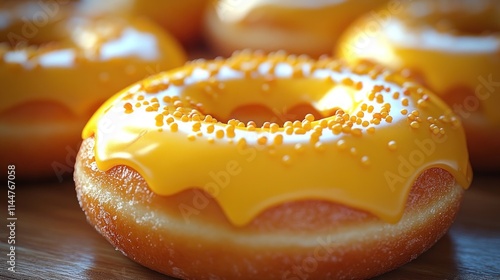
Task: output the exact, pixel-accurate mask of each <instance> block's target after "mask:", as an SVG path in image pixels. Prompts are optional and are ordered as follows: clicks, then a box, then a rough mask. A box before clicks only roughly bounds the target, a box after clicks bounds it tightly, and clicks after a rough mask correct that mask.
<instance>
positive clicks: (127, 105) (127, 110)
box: [123, 102, 134, 114]
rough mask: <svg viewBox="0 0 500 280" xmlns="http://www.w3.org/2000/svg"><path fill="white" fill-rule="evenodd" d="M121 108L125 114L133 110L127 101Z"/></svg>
mask: <svg viewBox="0 0 500 280" xmlns="http://www.w3.org/2000/svg"><path fill="white" fill-rule="evenodd" d="M123 108H124V109H125V114H131V113H133V112H134V109H133V107H132V104H130V103H128V102H127V103H125V104H124V105H123Z"/></svg>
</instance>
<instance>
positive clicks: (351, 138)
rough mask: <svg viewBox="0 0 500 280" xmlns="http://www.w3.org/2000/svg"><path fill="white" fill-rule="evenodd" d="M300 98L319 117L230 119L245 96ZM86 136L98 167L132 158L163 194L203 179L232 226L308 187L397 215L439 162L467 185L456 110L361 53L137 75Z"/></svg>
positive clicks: (199, 184) (282, 102) (246, 58)
mask: <svg viewBox="0 0 500 280" xmlns="http://www.w3.org/2000/svg"><path fill="white" fill-rule="evenodd" d="M371 76H373V77H374V78H375V79H372V78H371ZM304 102H306V103H309V104H311V105H312V106H313V107H315V108H316V109H317V110H318V111H319V112H320V113H321V114H322V115H323V116H322V118H321V119H314V117H313V116H312V115H306V116H305V118H304V119H299V120H297V121H293V119H292V120H291V121H287V122H285V123H283V124H282V125H278V124H276V123H267V124H266V123H264V124H263V125H262V126H261V127H255V126H254V124H253V123H246V124H245V123H243V122H240V121H238V120H235V119H231V120H228V119H227V118H228V116H229V115H230V113H231V111H233V110H234V109H235V108H237V107H238V106H240V105H245V104H263V105H265V106H267V107H268V108H271V109H273V110H278V111H280V110H284V108H290V107H293V106H294V105H295V104H300V103H304ZM335 109H337V110H336V111H335ZM212 114H213V115H217V116H218V117H219V118H220V120H215V119H214V118H213V117H212ZM92 136H94V138H95V157H96V162H97V166H98V167H99V168H100V169H101V170H108V169H110V168H112V167H113V166H117V165H127V166H130V167H132V168H133V169H135V170H137V171H138V172H139V173H140V174H141V175H142V176H143V177H144V178H145V180H146V181H147V183H148V185H149V186H150V188H151V189H152V190H153V191H154V192H155V193H157V194H159V195H173V194H175V193H178V192H180V191H183V190H186V189H189V188H201V189H204V190H206V191H207V192H208V193H210V194H211V195H212V196H213V197H214V198H215V200H216V201H217V202H218V203H219V205H220V207H221V208H222V210H223V211H224V213H225V214H226V215H227V218H228V219H229V221H231V222H232V223H233V224H234V225H237V226H241V225H245V224H247V223H248V222H249V221H251V220H252V219H253V218H254V217H255V216H256V215H258V214H259V213H261V212H262V211H264V210H265V209H268V208H269V207H272V206H274V205H278V204H281V203H285V202H288V201H292V200H305V199H318V200H327V201H334V202H338V203H341V204H345V205H349V206H352V207H355V208H359V209H363V210H366V211H368V212H371V213H373V214H375V215H377V216H379V217H381V218H382V219H384V220H386V221H388V222H397V221H398V220H399V218H400V217H401V215H402V212H403V209H404V204H405V200H406V197H407V195H408V192H409V190H410V188H411V186H412V184H413V182H414V181H415V179H416V178H417V176H418V175H419V174H420V173H421V172H422V171H424V170H426V169H428V168H431V167H441V168H444V169H446V170H448V171H449V172H450V173H451V174H453V175H454V177H455V178H456V180H457V182H458V183H459V184H460V185H461V186H462V187H464V188H467V187H468V186H469V184H470V181H471V176H472V175H471V170H470V168H469V164H468V154H467V148H466V143H465V138H464V132H463V129H462V127H461V124H460V121H459V120H458V118H457V117H456V116H454V115H453V114H452V112H451V110H450V109H449V108H448V107H447V106H446V105H445V104H444V103H443V102H442V101H440V100H439V99H438V98H436V96H435V95H433V94H432V93H430V92H428V91H426V90H423V89H420V88H419V87H418V86H416V85H414V84H411V83H408V82H405V79H403V78H402V77H401V76H399V75H396V74H389V73H386V72H380V71H379V72H376V69H375V68H371V67H370V66H368V65H359V66H358V67H357V68H355V69H354V70H353V71H351V70H349V69H347V68H345V67H344V66H342V64H339V63H338V62H336V61H333V60H320V61H318V62H316V61H312V60H308V59H304V58H296V57H292V56H290V57H287V56H285V55H283V54H281V53H278V54H272V55H270V56H269V57H267V56H260V55H253V54H247V53H242V54H239V55H236V56H233V57H232V58H230V59H228V60H227V61H223V60H215V61H209V62H204V61H195V62H192V63H190V64H188V65H186V66H185V67H183V68H180V69H177V70H173V71H170V72H167V73H163V74H159V75H157V76H155V77H151V78H149V79H146V80H144V81H142V82H139V83H137V84H135V85H133V86H131V87H129V88H127V89H125V90H123V91H122V92H120V93H118V94H117V95H115V96H114V97H113V98H111V99H110V100H108V101H107V102H106V103H105V104H104V105H103V106H102V107H101V108H100V109H99V110H98V111H97V112H96V114H95V115H94V116H93V117H92V119H91V120H90V121H89V123H88V124H87V126H86V127H85V129H84V131H83V138H88V137H92Z"/></svg>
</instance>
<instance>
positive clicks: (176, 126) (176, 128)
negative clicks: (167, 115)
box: [170, 122, 179, 132]
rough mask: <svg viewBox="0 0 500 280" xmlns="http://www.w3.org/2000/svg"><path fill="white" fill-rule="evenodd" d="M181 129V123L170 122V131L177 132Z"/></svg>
mask: <svg viewBox="0 0 500 280" xmlns="http://www.w3.org/2000/svg"><path fill="white" fill-rule="evenodd" d="M178 130H179V125H178V124H177V123H175V122H174V123H171V124H170V131H172V132H177V131H178Z"/></svg>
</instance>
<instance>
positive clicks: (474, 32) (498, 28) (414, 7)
mask: <svg viewBox="0 0 500 280" xmlns="http://www.w3.org/2000/svg"><path fill="white" fill-rule="evenodd" d="M408 11H409V13H410V14H409V15H408V16H409V17H408V19H406V20H408V21H410V23H411V22H412V23H413V24H414V25H415V26H419V25H421V24H422V23H426V24H427V25H429V26H430V27H431V28H433V29H434V30H437V31H438V32H440V33H445V34H453V35H457V36H458V35H461V36H485V35H491V34H498V33H500V22H499V21H498V16H499V13H500V10H499V9H498V7H497V1H494V0H483V1H470V2H467V1H466V2H464V1H458V2H457V1H451V0H440V1H435V0H428V1H416V2H413V3H412V4H410V6H409V10H408Z"/></svg>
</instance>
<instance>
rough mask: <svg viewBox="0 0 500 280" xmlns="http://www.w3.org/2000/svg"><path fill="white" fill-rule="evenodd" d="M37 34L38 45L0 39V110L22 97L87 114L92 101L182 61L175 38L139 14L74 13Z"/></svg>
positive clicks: (20, 102) (92, 106) (100, 99)
mask: <svg viewBox="0 0 500 280" xmlns="http://www.w3.org/2000/svg"><path fill="white" fill-rule="evenodd" d="M11 33H15V32H11ZM52 33H54V34H52ZM55 34H58V35H55ZM60 34H62V35H60ZM38 35H39V36H37V37H36V42H39V45H38V46H30V45H22V44H21V45H17V46H14V45H15V44H16V43H23V41H18V40H13V41H12V40H10V39H9V38H3V40H5V41H4V44H0V77H3V78H4V80H5V83H3V84H2V90H3V91H4V92H5V93H6V94H4V95H3V96H2V102H1V103H0V112H2V111H4V110H6V109H9V108H12V107H14V106H16V105H20V104H23V103H25V102H30V101H39V100H51V101H56V102H59V103H61V104H63V105H65V106H66V107H67V108H70V109H71V110H72V111H73V112H74V113H75V115H79V116H81V115H87V114H89V110H90V109H91V108H94V106H96V105H97V104H96V103H97V102H102V101H103V100H105V99H107V98H108V97H109V96H110V95H111V94H113V93H116V92H117V91H119V90H120V89H123V88H124V87H126V86H128V85H130V84H131V83H133V82H135V81H138V80H141V79H144V78H146V77H147V76H150V75H152V74H155V73H158V72H160V71H162V70H166V69H171V68H173V67H177V66H180V65H182V63H184V61H185V54H184V52H183V50H182V49H181V47H180V46H179V45H178V43H176V42H175V41H174V39H172V38H171V37H169V36H168V35H165V34H164V32H163V31H162V30H160V29H159V28H157V27H155V26H153V25H151V24H150V23H149V22H147V21H143V20H136V19H134V20H132V19H127V18H100V19H89V18H87V19H84V18H76V17H75V18H71V19H68V20H65V21H63V22H61V23H60V24H59V25H57V26H56V27H51V32H47V31H45V33H42V34H38ZM10 38H14V37H10ZM28 42H30V43H31V41H28ZM89 96H91V97H89Z"/></svg>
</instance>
